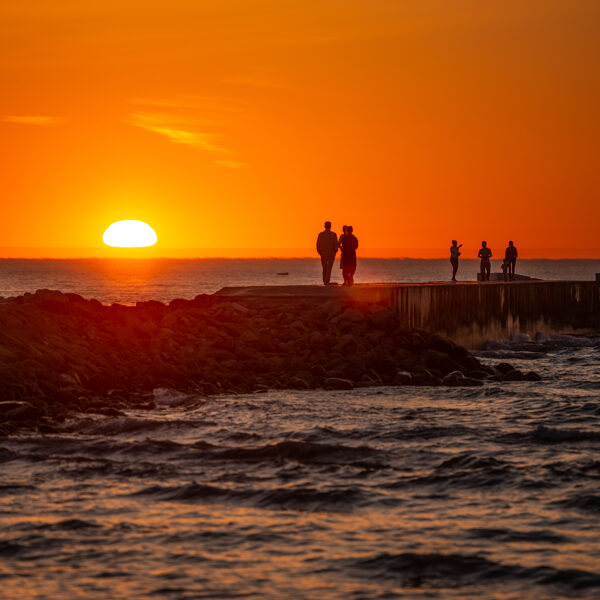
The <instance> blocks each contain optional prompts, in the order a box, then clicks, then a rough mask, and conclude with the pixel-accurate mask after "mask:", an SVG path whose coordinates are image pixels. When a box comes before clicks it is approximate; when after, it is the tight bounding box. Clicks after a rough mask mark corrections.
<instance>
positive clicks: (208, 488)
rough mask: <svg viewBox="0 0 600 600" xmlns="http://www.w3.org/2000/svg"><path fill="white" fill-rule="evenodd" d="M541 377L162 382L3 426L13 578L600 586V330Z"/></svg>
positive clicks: (423, 587) (406, 593) (289, 587)
mask: <svg viewBox="0 0 600 600" xmlns="http://www.w3.org/2000/svg"><path fill="white" fill-rule="evenodd" d="M484 355H485V356H486V357H487V358H486V359H485V360H487V359H489V358H490V357H493V358H495V359H499V358H506V359H507V360H510V361H511V362H512V363H513V364H515V365H516V366H519V367H522V368H526V369H535V370H537V371H538V372H540V373H541V374H542V375H543V376H544V380H543V381H542V382H540V383H490V384H487V385H486V386H484V387H482V388H463V389H460V388H364V389H359V390H355V391H353V392H324V391H303V392H298V391H289V392H281V391H274V392H270V393H266V394H257V395H250V396H241V397H214V398H199V397H185V396H179V395H177V394H174V393H172V392H169V391H165V390H157V391H156V392H155V397H156V401H157V403H158V405H159V408H157V409H156V410H155V411H153V412H134V411H132V412H130V413H129V414H128V415H127V416H126V417H100V416H98V417H90V416H82V417H79V418H75V419H73V420H71V421H69V422H67V423H65V424H64V426H63V429H62V431H61V432H60V433H59V434H52V435H30V434H23V435H20V436H14V437H11V438H3V439H0V461H1V462H2V465H1V468H2V480H1V484H0V532H1V535H0V585H1V586H2V597H3V598H7V599H12V598H19V599H24V598H53V599H65V600H67V599H69V600H70V599H72V598H86V599H98V600H100V599H102V600H105V599H106V598H117V599H121V598H123V599H125V598H127V599H132V598H169V599H178V600H179V599H192V598H194V599H196V598H252V599H257V600H258V599H263V598H267V599H269V598H311V599H312V598H323V599H348V598H354V599H358V598H364V599H367V598H369V599H370V598H443V599H458V598H474V597H482V598H514V599H517V598H519V599H521V598H536V599H548V600H549V599H556V598H598V597H599V596H600V520H599V516H600V458H599V451H600V401H599V392H600V374H599V371H598V366H599V365H600V361H599V358H600V340H598V339H577V338H568V337H562V338H553V339H550V340H545V341H541V342H540V343H533V342H518V343H512V344H504V343H503V344H491V345H490V346H489V348H488V350H487V351H486V352H485V353H484Z"/></svg>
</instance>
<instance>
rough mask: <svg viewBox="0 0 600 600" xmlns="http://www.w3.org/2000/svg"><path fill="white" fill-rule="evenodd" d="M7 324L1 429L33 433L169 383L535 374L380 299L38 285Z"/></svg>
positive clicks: (130, 402)
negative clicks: (167, 294)
mask: <svg viewBox="0 0 600 600" xmlns="http://www.w3.org/2000/svg"><path fill="white" fill-rule="evenodd" d="M0 324H1V327H0V401H4V402H13V403H17V404H16V405H11V409H10V410H9V409H8V408H7V407H8V405H5V409H4V410H2V408H1V405H2V402H0V422H4V423H9V422H10V423H21V422H23V423H27V424H29V425H30V426H31V425H32V424H35V423H37V422H39V421H40V419H41V418H42V417H44V418H50V419H56V420H60V419H64V417H65V415H66V414H69V413H70V412H73V411H91V412H96V413H99V414H113V415H118V414H120V413H119V411H121V410H122V409H124V408H127V407H132V406H134V407H139V406H146V405H147V402H148V401H147V394H148V393H149V392H151V391H152V390H153V389H155V388H161V387H162V388H173V389H177V390H180V391H183V392H186V393H195V394H219V393H249V392H254V391H262V390H266V389H282V388H293V389H314V388H318V387H321V388H325V389H340V390H351V389H353V388H354V387H358V386H367V385H368V386H371V385H397V386H400V385H402V386H406V385H415V386H440V385H448V386H476V385H482V382H483V381H485V380H486V379H493V380H497V381H507V382H509V381H522V380H527V381H535V380H537V379H538V378H539V376H538V375H536V374H535V373H533V372H530V373H528V374H526V375H525V374H523V373H520V372H519V371H517V370H515V369H514V368H513V367H512V366H511V365H509V364H507V363H500V364H499V365H496V366H495V367H487V366H485V365H483V364H482V363H481V362H480V361H479V360H478V359H477V358H476V357H475V356H473V355H472V354H470V353H469V352H468V351H467V350H466V349H465V348H463V347H461V346H458V345H456V344H455V343H454V342H452V341H451V340H449V339H446V338H444V337H442V336H440V335H437V334H433V335H432V334H430V333H429V332H427V331H424V330H422V329H415V328H407V327H405V326H404V325H403V324H402V322H401V321H400V320H399V318H398V317H397V315H395V313H394V312H393V311H391V310H389V309H388V308H386V307H384V306H381V305H378V304H376V303H358V302H354V303H352V302H346V301H323V300H322V299H298V298H293V297H282V298H244V299H240V298H235V299H232V298H228V297H218V296H207V295H200V296H197V297H196V298H195V299H194V300H182V299H175V300H173V301H171V302H170V303H169V305H168V306H167V305H165V304H163V303H161V302H154V301H148V302H138V303H137V304H136V305H135V306H123V305H120V304H113V305H111V306H104V305H102V304H100V303H99V302H97V301H96V300H86V299H84V298H82V297H81V296H78V295H76V294H62V293H61V292H58V291H53V290H39V291H38V292H36V293H35V294H25V295H24V296H20V297H17V298H10V299H6V300H3V301H2V302H0ZM144 395H146V396H144ZM19 403H26V404H19ZM11 411H16V412H11ZM44 427H49V425H48V424H47V423H46V424H45V425H44Z"/></svg>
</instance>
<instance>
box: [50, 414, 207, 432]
mask: <svg viewBox="0 0 600 600" xmlns="http://www.w3.org/2000/svg"><path fill="white" fill-rule="evenodd" d="M213 425H216V422H214V421H210V420H202V419H194V418H190V419H189V420H188V419H158V418H144V417H133V416H125V417H115V418H113V417H107V418H100V419H91V418H84V419H78V420H76V421H71V422H69V423H67V424H66V425H64V426H62V427H61V428H60V430H59V431H60V432H64V433H79V434H84V435H98V436H114V435H119V434H123V433H132V434H135V433H146V432H151V431H156V430H159V429H175V428H179V429H182V430H183V429H189V428H194V427H209V426H213Z"/></svg>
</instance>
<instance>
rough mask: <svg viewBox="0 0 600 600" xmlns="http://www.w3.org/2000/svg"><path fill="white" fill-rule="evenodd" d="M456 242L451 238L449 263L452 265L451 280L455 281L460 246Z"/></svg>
mask: <svg viewBox="0 0 600 600" xmlns="http://www.w3.org/2000/svg"><path fill="white" fill-rule="evenodd" d="M457 243H458V242H457V241H456V240H452V246H450V264H451V265H452V281H456V271H458V257H459V256H460V250H459V248H461V247H462V244H460V246H457V245H456V244H457Z"/></svg>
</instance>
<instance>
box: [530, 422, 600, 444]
mask: <svg viewBox="0 0 600 600" xmlns="http://www.w3.org/2000/svg"><path fill="white" fill-rule="evenodd" d="M532 436H533V439H534V440H535V441H536V442H539V443H542V444H561V443H564V442H600V431H582V430H579V429H559V428H558V427H546V426H545V425H538V426H537V428H536V429H535V430H534V431H533V433H532Z"/></svg>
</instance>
